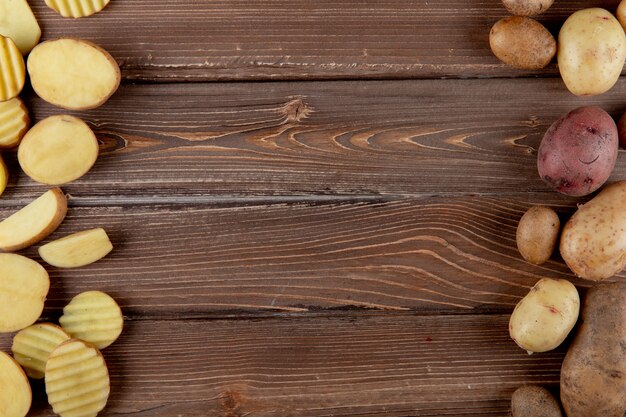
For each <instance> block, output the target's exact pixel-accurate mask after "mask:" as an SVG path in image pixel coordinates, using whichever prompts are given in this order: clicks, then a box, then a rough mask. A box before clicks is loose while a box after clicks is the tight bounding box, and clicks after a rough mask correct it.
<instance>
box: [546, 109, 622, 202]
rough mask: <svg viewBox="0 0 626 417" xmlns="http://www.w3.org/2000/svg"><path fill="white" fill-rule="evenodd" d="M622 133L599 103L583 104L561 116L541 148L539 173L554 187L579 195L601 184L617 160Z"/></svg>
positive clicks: (585, 193) (592, 190) (563, 192)
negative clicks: (593, 105)
mask: <svg viewBox="0 0 626 417" xmlns="http://www.w3.org/2000/svg"><path fill="white" fill-rule="evenodd" d="M617 149H618V133H617V126H616V125H615V122H614V121H613V119H612V118H611V116H610V115H609V114H608V113H607V112H605V111H604V110H602V109H601V108H599V107H579V108H577V109H575V110H572V111H571V112H569V113H568V114H566V115H565V116H563V117H561V118H560V119H558V120H557V121H556V122H554V123H553V124H552V126H550V128H549V129H548V131H547V132H546V134H545V135H544V136H543V139H542V140H541V144H540V145H539V151H538V152H537V170H538V171H539V176H540V177H541V178H542V179H543V180H544V181H545V182H546V183H547V184H548V185H550V186H551V187H552V188H553V189H554V190H556V191H558V192H560V193H562V194H566V195H570V196H575V197H581V196H584V195H587V194H590V193H592V192H594V191H596V190H597V189H598V188H600V187H601V186H602V185H603V184H604V183H605V182H606V181H607V180H608V179H609V176H610V175H611V172H612V171H613V168H614V167H615V162H616V161H617Z"/></svg>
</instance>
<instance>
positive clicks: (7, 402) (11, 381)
mask: <svg viewBox="0 0 626 417" xmlns="http://www.w3.org/2000/svg"><path fill="white" fill-rule="evenodd" d="M32 399H33V394H32V391H31V389H30V384H29V383H28V378H27V377H26V375H25V374H24V371H23V370H22V368H20V366H19V365H18V364H17V363H16V362H15V361H14V360H13V358H11V357H10V356H9V355H7V354H6V353H4V352H0V416H2V417H25V416H26V415H27V414H28V411H29V410H30V405H31V403H32Z"/></svg>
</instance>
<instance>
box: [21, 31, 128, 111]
mask: <svg viewBox="0 0 626 417" xmlns="http://www.w3.org/2000/svg"><path fill="white" fill-rule="evenodd" d="M28 73H29V74H30V82H31V84H32V86H33V89H34V90H35V92H36V93H37V94H38V95H39V97H41V98H43V99H44V100H46V101H47V102H48V103H51V104H54V105H55V106H59V107H63V108H66V109H70V110H87V109H93V108H96V107H98V106H100V105H102V104H104V103H105V102H106V101H107V100H108V99H109V97H111V95H113V93H115V91H116V90H117V88H118V87H119V85H120V80H121V75H120V68H119V67H118V66H117V63H116V62H115V60H114V59H113V57H112V56H111V55H109V53H108V52H107V51H105V50H104V49H102V48H100V47H99V46H97V45H95V44H93V43H91V42H88V41H84V40H80V39H71V38H62V39H57V40H53V41H46V42H43V43H40V44H39V45H37V46H36V47H35V48H34V49H33V50H32V52H31V53H30V55H29V56H28Z"/></svg>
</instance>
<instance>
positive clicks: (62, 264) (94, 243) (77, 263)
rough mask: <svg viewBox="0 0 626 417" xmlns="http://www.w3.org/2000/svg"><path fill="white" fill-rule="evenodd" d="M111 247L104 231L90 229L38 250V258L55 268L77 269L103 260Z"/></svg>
mask: <svg viewBox="0 0 626 417" xmlns="http://www.w3.org/2000/svg"><path fill="white" fill-rule="evenodd" d="M112 250H113V245H112V244H111V241H110V240H109V236H108V235H107V232H106V231H105V230H104V229H101V228H98V229H90V230H83V231H82V232H78V233H74V234H71V235H69V236H65V237H63V238H61V239H58V240H55V241H53V242H50V243H47V244H45V245H43V246H41V247H40V248H39V256H41V258H42V259H43V260H44V261H46V262H47V263H48V264H50V265H52V266H56V267H57V268H78V267H81V266H85V265H89V264H92V263H94V262H96V261H98V260H100V259H102V258H104V257H105V256H106V255H107V254H108V253H109V252H111V251H112Z"/></svg>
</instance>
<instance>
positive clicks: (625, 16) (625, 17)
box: [615, 0, 626, 30]
mask: <svg viewBox="0 0 626 417" xmlns="http://www.w3.org/2000/svg"><path fill="white" fill-rule="evenodd" d="M615 16H616V17H617V20H618V21H619V23H620V25H622V28H623V29H624V30H626V0H622V1H621V2H620V3H619V6H617V11H616V12H615Z"/></svg>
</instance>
